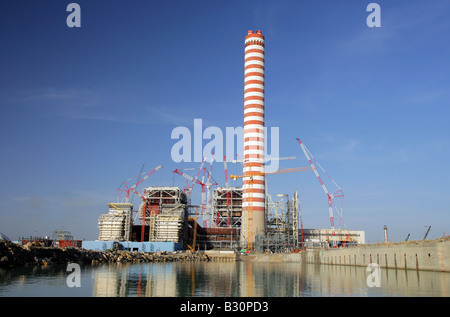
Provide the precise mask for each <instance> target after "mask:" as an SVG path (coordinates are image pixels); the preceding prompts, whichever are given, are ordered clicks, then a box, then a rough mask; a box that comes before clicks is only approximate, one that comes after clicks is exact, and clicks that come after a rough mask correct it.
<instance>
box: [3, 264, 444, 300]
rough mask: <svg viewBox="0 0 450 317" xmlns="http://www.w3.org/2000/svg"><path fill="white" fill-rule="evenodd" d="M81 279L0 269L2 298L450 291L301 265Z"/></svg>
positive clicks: (410, 280) (418, 277)
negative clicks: (76, 283) (76, 282)
mask: <svg viewBox="0 0 450 317" xmlns="http://www.w3.org/2000/svg"><path fill="white" fill-rule="evenodd" d="M81 273H82V274H81V288H69V287H68V286H67V284H66V279H67V276H68V275H69V272H67V271H66V270H65V267H46V268H37V267H34V268H7V269H0V296H94V297H98V296H101V297H110V296H113V297H116V296H119V297H158V296H164V297H178V296H183V297H190V296H197V297H200V296H208V297H247V296H253V297H279V296H281V297H301V296H449V290H450V273H438V272H426V271H414V270H400V269H399V270H394V269H388V270H386V269H381V283H380V284H381V287H372V288H371V287H368V286H367V282H366V280H367V277H368V275H369V273H368V272H367V271H366V268H364V267H352V266H332V265H315V264H300V263H258V262H174V263H145V264H105V265H99V266H86V267H83V268H82V272H81Z"/></svg>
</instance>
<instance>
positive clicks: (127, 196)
mask: <svg viewBox="0 0 450 317" xmlns="http://www.w3.org/2000/svg"><path fill="white" fill-rule="evenodd" d="M161 167H163V166H162V165H159V166H157V167H155V168H154V169H152V170H151V171H147V172H145V173H146V174H145V176H144V177H142V178H141V179H140V180H139V181H138V182H137V183H136V184H134V185H133V186H131V187H128V185H127V181H130V180H132V179H134V178H136V177H137V176H135V177H131V178H128V179H127V180H124V181H123V183H122V184H123V185H125V187H126V189H120V187H119V188H118V189H117V191H121V192H125V202H126V203H128V198H129V197H130V191H131V190H133V189H135V188H136V187H137V186H138V185H139V184H140V183H142V182H143V181H145V180H146V179H147V178H148V177H149V176H150V175H152V174H153V173H155V172H156V171H157V170H159V169H160V168H161ZM138 176H140V174H139V175H138ZM122 184H121V186H122Z"/></svg>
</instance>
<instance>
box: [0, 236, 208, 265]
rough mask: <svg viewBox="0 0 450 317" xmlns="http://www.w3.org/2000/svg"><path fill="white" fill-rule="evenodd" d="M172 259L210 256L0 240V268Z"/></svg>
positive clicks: (163, 260)
mask: <svg viewBox="0 0 450 317" xmlns="http://www.w3.org/2000/svg"><path fill="white" fill-rule="evenodd" d="M176 261H189V262H193V261H210V257H209V256H208V255H207V254H205V253H200V252H155V253H146V252H137V251H122V250H106V251H94V250H86V249H80V248H74V247H66V248H58V247H41V246H33V245H25V246H21V245H18V244H15V243H13V242H10V241H1V242H0V267H11V266H28V265H53V264H67V263H78V264H97V263H145V262H176Z"/></svg>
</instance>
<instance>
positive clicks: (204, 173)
mask: <svg viewBox="0 0 450 317" xmlns="http://www.w3.org/2000/svg"><path fill="white" fill-rule="evenodd" d="M264 50H265V38H264V36H263V35H262V32H261V31H257V32H253V31H248V34H247V35H246V37H245V40H244V52H245V57H244V64H245V66H244V102H243V103H244V104H243V106H244V107H243V110H244V111H243V114H244V116H243V119H244V120H243V122H244V135H243V138H244V140H243V157H242V160H240V161H239V163H240V164H242V173H241V175H228V168H227V163H230V162H231V160H230V161H228V162H227V158H226V157H224V158H223V173H224V175H225V183H224V184H220V185H219V184H218V183H217V182H216V181H215V180H214V178H213V176H212V165H213V162H214V157H213V153H211V155H209V156H205V157H204V158H203V161H202V162H201V164H200V166H199V167H198V168H189V169H182V168H179V169H176V170H174V171H173V173H174V176H175V177H182V178H183V181H185V182H186V184H187V185H186V187H184V188H179V187H175V186H171V187H170V186H150V187H145V188H143V190H139V189H138V186H140V185H141V184H142V183H143V182H144V181H145V180H146V179H148V178H151V177H152V175H153V174H154V173H157V172H158V170H160V169H161V168H162V167H163V166H162V165H159V166H157V167H155V168H154V169H151V170H149V171H145V172H144V171H142V170H141V173H140V174H139V175H138V176H136V177H134V178H130V179H127V181H124V182H123V184H122V185H123V186H121V187H120V188H119V189H118V193H119V195H118V199H117V202H110V203H107V207H108V210H107V212H106V213H104V214H102V215H101V216H100V217H99V219H98V229H99V235H98V239H97V240H95V241H83V248H86V249H98V250H104V249H107V248H113V247H118V248H122V249H126V250H131V251H133V250H139V251H157V250H160V251H176V250H191V251H194V250H211V249H215V250H233V251H240V252H245V253H251V252H254V253H297V252H300V251H301V250H304V249H305V248H337V247H343V246H354V245H362V244H365V235H364V231H354V230H353V231H350V230H348V229H347V228H346V226H345V224H343V220H342V210H343V206H342V204H343V197H344V194H343V191H342V189H341V188H340V187H339V186H338V185H337V184H336V182H335V181H334V180H333V179H331V177H330V176H329V174H328V173H327V172H326V171H325V170H324V169H323V168H322V166H320V165H319V163H318V162H317V160H316V159H315V158H314V156H313V155H312V154H311V152H309V150H308V149H307V148H306V146H305V144H304V143H303V142H302V141H301V140H300V139H299V138H298V139H297V142H298V148H297V149H296V150H297V151H298V152H299V153H302V155H304V156H305V158H306V161H307V162H308V163H309V166H305V167H298V168H284V169H283V168H280V169H277V170H276V171H272V172H266V170H265V165H266V164H267V162H268V160H269V159H266V157H265V149H264V148H265V137H266V136H265V132H264V128H265V123H264V120H265V117H264V109H265V99H264V91H265V75H264V69H265V58H264ZM270 159H271V160H274V159H276V160H279V161H280V162H283V160H284V159H291V158H283V157H280V158H270ZM233 161H234V162H235V161H236V160H233ZM299 172H310V173H314V174H315V176H316V178H317V180H318V183H316V184H314V185H315V186H317V187H318V189H319V187H321V189H319V190H322V191H323V194H324V195H323V199H324V202H325V200H326V201H327V203H328V210H325V213H324V215H325V216H329V219H330V226H329V227H328V228H321V229H319V228H316V229H312V228H311V229H304V228H303V222H302V212H301V208H300V205H301V202H300V199H299V190H300V191H301V188H300V189H293V190H292V192H291V193H280V194H276V195H275V196H271V195H269V194H268V192H267V190H266V177H267V176H269V175H273V174H286V173H299ZM175 174H176V175H175ZM321 175H326V177H328V178H329V180H330V182H331V184H332V185H333V187H336V190H335V191H330V190H329V189H328V187H327V186H326V185H325V183H324V181H323V177H322V176H321ZM280 177H282V176H280ZM230 180H233V181H242V186H230V185H229V181H230ZM311 186H313V185H311ZM197 188H198V189H199V190H200V189H201V203H196V204H195V203H193V201H194V199H193V193H194V192H195V190H194V189H197ZM134 195H137V196H138V197H139V199H140V203H139V206H134V205H133V204H132V203H131V199H130V197H131V196H134ZM134 197H136V196H134ZM335 215H336V216H337V218H338V219H339V228H336V227H335V221H334V219H335ZM341 224H342V228H341V227H340V226H341Z"/></svg>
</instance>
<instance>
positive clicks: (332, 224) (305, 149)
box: [297, 138, 344, 233]
mask: <svg viewBox="0 0 450 317" xmlns="http://www.w3.org/2000/svg"><path fill="white" fill-rule="evenodd" d="M297 141H298V143H299V144H300V147H301V149H302V150H303V153H304V154H305V156H306V159H307V160H308V162H309V164H310V165H311V167H313V169H314V174H315V175H316V177H317V179H318V181H319V183H320V185H321V186H322V189H323V191H324V192H325V194H326V196H327V199H328V211H329V214H330V224H331V229H332V230H333V233H334V215H333V198H335V197H341V198H342V199H343V197H344V194H343V192H342V189H341V188H340V187H339V186H338V185H337V184H336V182H335V181H334V180H333V179H332V178H331V177H330V176H329V175H328V174H327V173H326V172H325V170H324V169H323V168H322V167H321V166H320V165H319V163H317V161H316V160H315V159H314V158H313V157H312V155H310V152H309V151H308V149H307V148H306V146H305V144H304V143H303V142H302V141H301V140H300V139H299V138H297ZM313 159H314V161H316V163H317V165H318V166H319V167H320V168H321V169H322V170H323V171H324V172H325V174H327V176H328V177H329V178H330V179H331V181H332V182H333V184H334V185H336V187H337V188H338V189H339V190H338V191H337V192H335V193H333V194H330V193H329V191H328V189H327V187H326V186H325V183H324V182H323V180H322V178H321V177H320V175H319V173H318V171H317V169H316V167H315V165H314V163H313V161H312V160H313ZM338 193H340V195H336V194H338ZM342 202H343V200H342ZM336 209H337V208H336ZM338 214H339V216H340V218H341V220H342V206H341V212H339V210H338Z"/></svg>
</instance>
